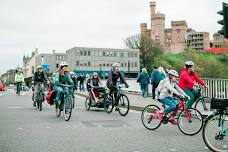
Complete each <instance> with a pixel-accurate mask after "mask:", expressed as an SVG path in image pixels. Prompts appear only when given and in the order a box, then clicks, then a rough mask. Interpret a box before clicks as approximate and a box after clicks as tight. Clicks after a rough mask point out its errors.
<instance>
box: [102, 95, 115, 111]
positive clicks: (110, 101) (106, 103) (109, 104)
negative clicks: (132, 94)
mask: <svg viewBox="0 0 228 152" xmlns="http://www.w3.org/2000/svg"><path fill="white" fill-rule="evenodd" d="M113 107H114V105H113V98H112V97H110V96H108V97H107V98H106V99H105V100H104V109H105V111H106V112H107V113H111V112H112V110H113Z"/></svg>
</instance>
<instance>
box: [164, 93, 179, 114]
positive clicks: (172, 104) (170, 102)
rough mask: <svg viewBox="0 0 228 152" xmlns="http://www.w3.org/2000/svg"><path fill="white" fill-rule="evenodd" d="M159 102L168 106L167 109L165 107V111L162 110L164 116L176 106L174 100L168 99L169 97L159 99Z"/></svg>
mask: <svg viewBox="0 0 228 152" xmlns="http://www.w3.org/2000/svg"><path fill="white" fill-rule="evenodd" d="M160 101H161V103H163V104H165V105H168V107H167V106H165V107H166V108H165V110H164V113H165V114H168V113H170V112H171V111H173V110H175V109H176V106H177V102H176V99H174V98H170V97H166V98H163V99H160Z"/></svg>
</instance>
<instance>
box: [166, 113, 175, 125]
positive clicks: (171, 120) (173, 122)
mask: <svg viewBox="0 0 228 152" xmlns="http://www.w3.org/2000/svg"><path fill="white" fill-rule="evenodd" d="M167 118H168V119H169V121H170V122H171V123H172V124H174V125H177V120H176V119H175V118H174V117H173V116H172V115H167Z"/></svg>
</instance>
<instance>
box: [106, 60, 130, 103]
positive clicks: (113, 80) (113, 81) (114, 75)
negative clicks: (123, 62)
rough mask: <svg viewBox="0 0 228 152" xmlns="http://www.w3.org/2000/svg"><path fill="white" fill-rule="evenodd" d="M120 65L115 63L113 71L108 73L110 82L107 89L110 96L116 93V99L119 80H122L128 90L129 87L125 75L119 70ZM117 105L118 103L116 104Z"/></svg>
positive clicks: (108, 81)
mask: <svg viewBox="0 0 228 152" xmlns="http://www.w3.org/2000/svg"><path fill="white" fill-rule="evenodd" d="M119 67H120V65H119V63H114V64H113V65H112V69H111V71H110V72H109V73H108V80H107V82H106V84H107V87H108V88H109V89H110V95H111V94H112V93H113V92H114V97H115V98H116V97H117V94H116V91H117V80H118V79H119V78H120V82H121V83H124V84H125V86H126V88H128V87H129V85H128V84H127V82H126V80H125V79H124V77H123V75H122V74H121V72H120V69H119ZM115 104H116V102H115Z"/></svg>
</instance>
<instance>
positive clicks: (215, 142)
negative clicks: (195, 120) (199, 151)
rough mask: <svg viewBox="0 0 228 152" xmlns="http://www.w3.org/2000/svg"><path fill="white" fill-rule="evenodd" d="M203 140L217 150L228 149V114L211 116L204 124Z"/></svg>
mask: <svg viewBox="0 0 228 152" xmlns="http://www.w3.org/2000/svg"><path fill="white" fill-rule="evenodd" d="M202 135H203V141H204V143H205V144H206V145H207V147H208V148H209V149H210V150H212V151H216V152H223V151H228V115H222V116H221V117H220V115H219V113H217V114H213V115H211V116H209V117H208V118H207V119H206V120H205V124H204V126H203V131H202Z"/></svg>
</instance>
